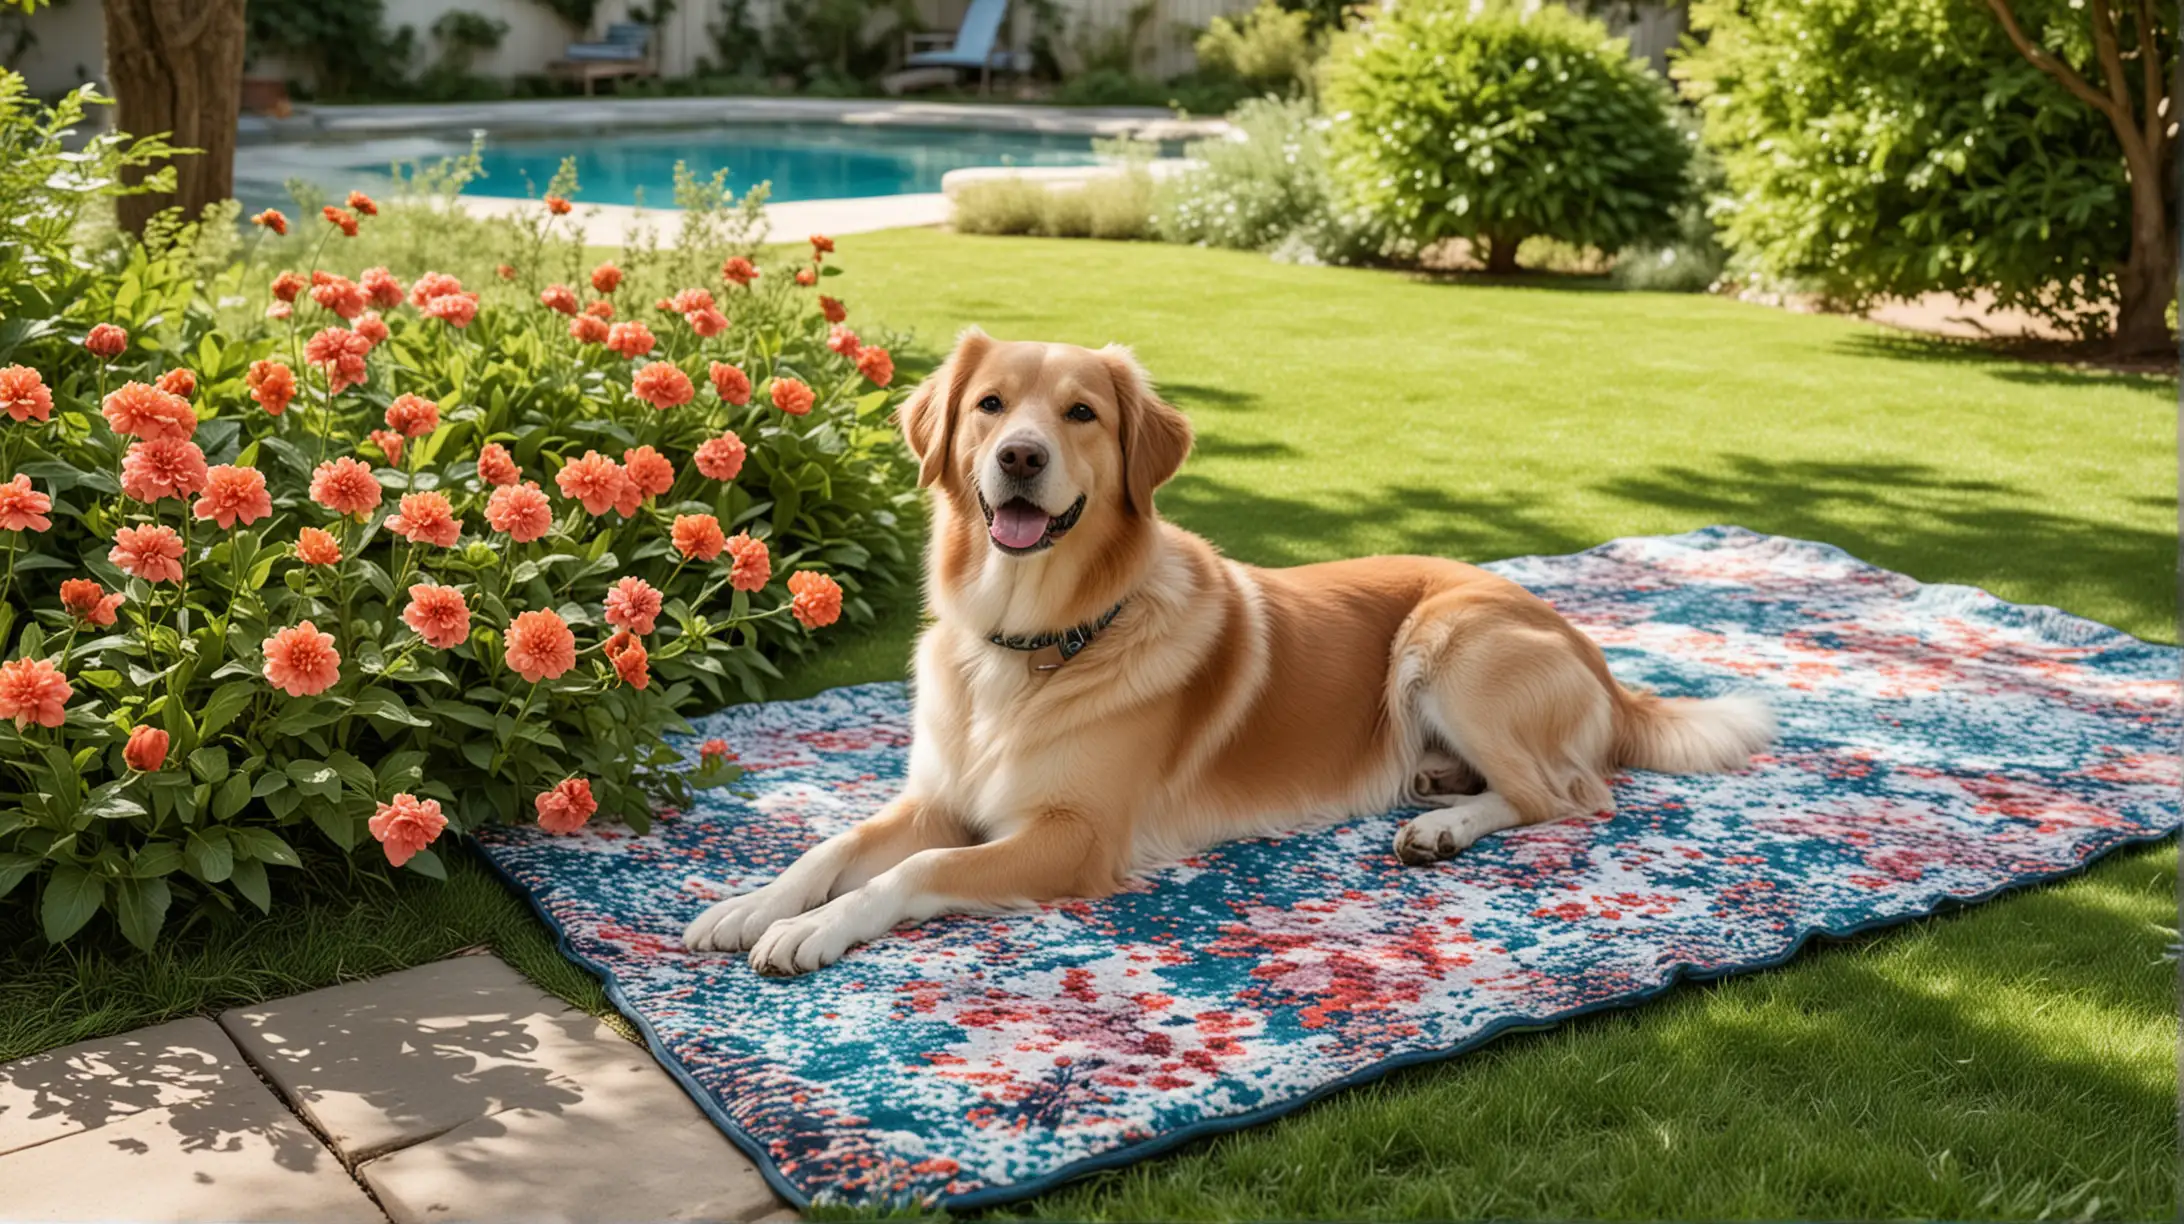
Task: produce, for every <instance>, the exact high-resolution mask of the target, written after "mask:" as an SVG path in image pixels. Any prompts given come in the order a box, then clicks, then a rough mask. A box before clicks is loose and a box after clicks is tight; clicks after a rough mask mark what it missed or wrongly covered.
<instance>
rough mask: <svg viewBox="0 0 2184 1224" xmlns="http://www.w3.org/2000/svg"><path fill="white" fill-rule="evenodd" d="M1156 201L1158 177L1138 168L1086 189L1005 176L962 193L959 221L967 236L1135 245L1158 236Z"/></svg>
mask: <svg viewBox="0 0 2184 1224" xmlns="http://www.w3.org/2000/svg"><path fill="white" fill-rule="evenodd" d="M1152 202H1153V181H1152V176H1151V175H1149V174H1147V173H1146V172H1145V171H1144V170H1143V169H1141V168H1136V167H1132V168H1129V169H1127V170H1125V171H1124V172H1123V173H1120V174H1112V175H1101V176H1099V177H1097V178H1093V179H1091V180H1088V181H1087V182H1085V183H1084V184H1082V185H1081V186H1080V185H1076V184H1071V185H1068V186H1062V187H1049V186H1047V185H1046V184H1044V183H1040V182H1038V181H1036V180H1033V179H1023V178H1014V177H1011V178H999V179H992V180H989V181H986V182H982V183H973V184H971V185H970V186H968V187H965V188H964V189H962V190H961V191H959V192H958V193H957V194H956V198H955V215H954V222H953V223H954V225H955V228H956V230H957V231H958V232H959V233H965V234H1031V235H1034V236H1037V237H1042V238H1105V239H1112V240H1117V241H1130V240H1134V239H1139V238H1148V237H1151V236H1152V220H1151V216H1152Z"/></svg>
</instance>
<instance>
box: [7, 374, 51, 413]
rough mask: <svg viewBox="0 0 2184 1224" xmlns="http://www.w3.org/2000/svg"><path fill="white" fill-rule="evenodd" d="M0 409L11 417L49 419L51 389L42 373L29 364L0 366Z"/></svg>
mask: <svg viewBox="0 0 2184 1224" xmlns="http://www.w3.org/2000/svg"><path fill="white" fill-rule="evenodd" d="M0 412H5V413H7V414H8V419H9V420H12V421H28V420H31V419H33V418H35V419H37V420H40V421H50V420H52V419H53V392H52V391H51V390H50V389H49V388H47V386H46V385H45V378H44V376H42V375H40V374H39V373H38V371H36V370H33V369H31V368H30V367H29V366H19V365H11V366H9V367H7V368H6V369H4V370H0Z"/></svg>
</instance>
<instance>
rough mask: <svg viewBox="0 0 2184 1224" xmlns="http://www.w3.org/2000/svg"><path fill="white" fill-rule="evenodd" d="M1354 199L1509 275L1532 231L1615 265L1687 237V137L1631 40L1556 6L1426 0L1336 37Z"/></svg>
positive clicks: (1348, 196)
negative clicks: (1629, 252)
mask: <svg viewBox="0 0 2184 1224" xmlns="http://www.w3.org/2000/svg"><path fill="white" fill-rule="evenodd" d="M1323 97H1324V105H1325V109H1326V110H1327V111H1328V112H1329V113H1330V114H1331V115H1332V116H1333V118H1334V128H1333V130H1332V132H1331V133H1330V136H1331V150H1330V151H1331V154H1332V168H1333V171H1334V175H1335V179H1336V182H1337V184H1338V185H1339V188H1340V192H1341V194H1342V196H1343V197H1344V198H1345V200H1346V201H1347V202H1348V203H1349V204H1351V205H1353V206H1355V207H1357V208H1359V209H1361V210H1363V211H1364V212H1365V213H1367V214H1368V215H1369V216H1370V217H1371V218H1372V219H1373V220H1374V221H1375V222H1376V223H1377V224H1378V225H1379V226H1381V227H1384V228H1385V229H1387V230H1388V231H1389V232H1390V233H1391V234H1393V235H1397V236H1400V237H1401V238H1403V239H1405V240H1407V241H1408V242H1410V243H1413V244H1416V245H1417V246H1420V247H1424V246H1429V245H1431V244H1433V243H1436V242H1440V241H1443V240H1445V239H1450V238H1463V239H1468V240H1471V241H1473V242H1475V243H1484V244H1485V245H1486V247H1487V251H1488V253H1487V268H1488V270H1489V271H1494V272H1510V271H1514V270H1515V269H1516V266H1517V247H1518V245H1519V244H1520V243H1522V242H1523V241H1524V239H1526V238H1528V237H1531V236H1532V235H1535V234H1537V235H1543V236H1546V237H1550V238H1556V239H1560V240H1562V241H1564V242H1568V243H1572V244H1574V245H1577V246H1588V247H1594V248H1597V249H1598V250H1600V251H1602V252H1604V253H1607V254H1611V255H1612V254H1614V253H1615V252H1617V251H1619V250H1621V249H1622V248H1624V247H1628V246H1635V245H1640V244H1644V243H1661V242H1667V241H1670V240H1672V239H1673V237H1674V235H1675V233H1676V208H1677V206H1678V205H1679V204H1680V203H1682V202H1683V200H1684V199H1685V197H1686V187H1685V178H1684V168H1685V165H1686V163H1687V162H1688V161H1689V160H1690V148H1689V142H1688V141H1687V140H1686V139H1685V137H1684V135H1683V134H1682V133H1681V132H1679V131H1678V130H1677V128H1676V126H1675V124H1674V122H1673V121H1672V120H1671V117H1670V115H1671V108H1672V106H1673V101H1672V99H1671V97H1670V95H1669V91H1668V88H1667V86H1666V85H1665V84H1663V83H1662V81H1661V80H1660V78H1659V77H1657V76H1656V75H1654V73H1653V72H1652V71H1651V70H1650V69H1648V68H1647V67H1646V66H1645V65H1644V64H1642V63H1640V62H1639V61H1637V60H1635V59H1633V58H1632V57H1631V55H1630V53H1629V49H1628V46H1627V44H1626V43H1625V41H1624V40H1623V39H1620V38H1613V37H1610V36H1609V34H1608V31H1607V27H1606V26H1604V25H1602V24H1601V23H1600V22H1598V21H1594V20H1591V19H1589V18H1584V17H1579V16H1577V15H1576V14H1574V13H1572V12H1570V11H1568V10H1567V9H1564V8H1563V7H1561V6H1560V5H1556V4H1548V5H1542V6H1539V7H1537V8H1531V9H1527V8H1524V7H1520V6H1519V5H1518V4H1516V3H1512V2H1511V0H1418V2H1416V3H1409V2H1406V3H1403V4H1401V5H1399V6H1397V7H1396V8H1394V9H1393V10H1386V9H1381V10H1374V11H1373V12H1371V13H1370V14H1369V15H1368V16H1367V18H1366V19H1365V20H1364V21H1362V22H1360V23H1359V24H1358V25H1357V26H1355V27H1353V28H1352V29H1350V30H1348V31H1346V32H1345V33H1344V34H1342V35H1341V36H1340V37H1339V38H1338V39H1337V40H1336V42H1335V46H1334V48H1333V50H1332V51H1331V52H1330V54H1329V56H1328V68H1327V80H1326V86H1325V90H1324V93H1323Z"/></svg>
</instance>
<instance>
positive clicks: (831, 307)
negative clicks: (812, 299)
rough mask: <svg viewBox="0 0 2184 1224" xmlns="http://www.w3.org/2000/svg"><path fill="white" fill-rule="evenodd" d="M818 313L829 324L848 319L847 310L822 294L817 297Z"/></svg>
mask: <svg viewBox="0 0 2184 1224" xmlns="http://www.w3.org/2000/svg"><path fill="white" fill-rule="evenodd" d="M819 313H820V314H822V315H825V316H826V320H827V322H829V323H839V322H841V321H842V320H844V319H846V318H848V317H849V308H848V307H846V306H844V305H842V304H841V303H840V302H837V301H835V300H834V299H833V298H830V297H828V296H827V295H826V294H824V293H822V294H820V295H819Z"/></svg>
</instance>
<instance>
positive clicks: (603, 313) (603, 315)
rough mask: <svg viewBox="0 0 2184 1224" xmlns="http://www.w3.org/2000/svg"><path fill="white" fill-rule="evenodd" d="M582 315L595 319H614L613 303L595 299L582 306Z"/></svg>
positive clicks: (603, 299)
mask: <svg viewBox="0 0 2184 1224" xmlns="http://www.w3.org/2000/svg"><path fill="white" fill-rule="evenodd" d="M584 313H585V314H588V315H590V316H591V317H593V318H595V319H612V318H613V317H614V303H612V302H610V301H608V300H607V299H605V298H595V299H593V300H592V301H590V302H586V303H585V304H584Z"/></svg>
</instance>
